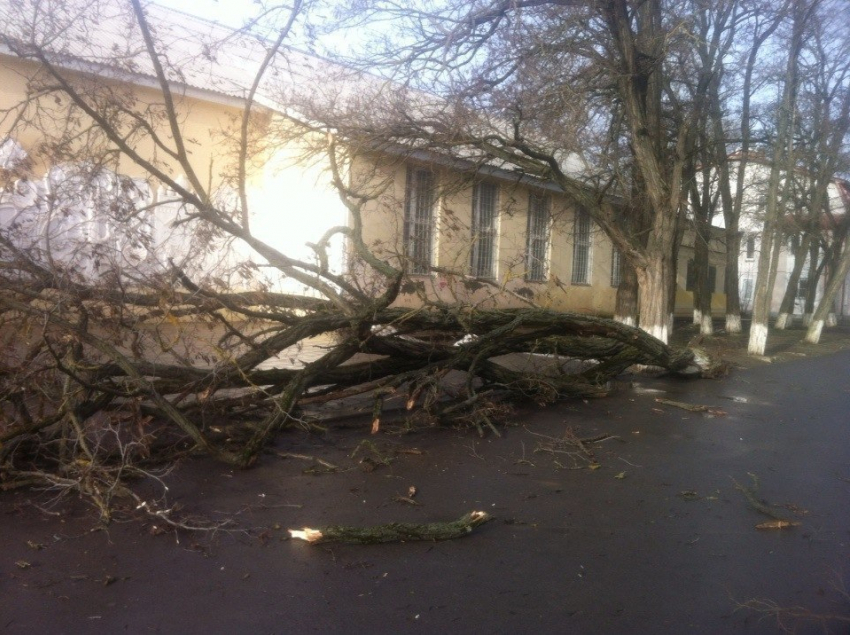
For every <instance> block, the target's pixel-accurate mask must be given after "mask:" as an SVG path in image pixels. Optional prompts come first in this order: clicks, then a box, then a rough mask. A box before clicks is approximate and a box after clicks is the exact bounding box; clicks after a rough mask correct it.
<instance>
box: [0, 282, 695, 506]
mask: <svg viewBox="0 0 850 635" xmlns="http://www.w3.org/2000/svg"><path fill="white" fill-rule="evenodd" d="M400 280H401V276H399V277H398V278H397V279H396V280H395V284H394V285H390V288H389V289H388V290H387V291H386V293H384V294H383V295H382V296H380V297H379V298H378V299H376V300H374V301H372V302H369V303H368V304H365V305H363V306H361V307H360V309H361V310H360V311H358V312H353V313H352V312H349V311H342V310H340V309H339V308H338V307H337V306H336V305H335V304H334V303H333V302H331V301H328V300H323V299H317V298H309V297H303V296H293V295H283V294H274V293H267V292H254V293H244V294H223V293H216V292H213V291H205V290H204V289H201V288H200V287H198V286H197V285H195V284H193V283H192V282H191V281H189V280H188V278H187V277H186V276H185V275H184V274H182V273H181V272H179V271H176V272H174V275H173V277H172V285H171V286H170V287H163V288H160V289H158V290H156V291H150V292H148V293H144V292H134V293H131V292H128V291H120V290H118V291H116V290H109V289H105V288H95V287H90V286H84V285H78V286H72V287H70V288H69V287H68V286H67V284H66V285H65V287H64V288H63V287H60V286H56V285H52V284H50V282H51V279H50V278H48V277H46V276H45V277H42V278H40V279H39V278H38V277H31V279H30V283H29V284H28V285H17V286H15V287H14V288H12V287H11V286H7V287H6V288H5V289H4V292H3V293H2V294H0V308H2V314H0V315H2V324H0V334H1V335H2V338H3V341H4V346H3V350H4V351H5V352H4V355H3V359H2V367H0V391H2V393H1V396H2V408H0V416H2V419H0V478H2V482H0V485H2V487H3V489H9V488H13V487H16V486H20V485H29V484H34V483H41V484H48V485H51V486H57V487H58V486H68V485H69V484H75V486H76V487H78V488H81V489H82V488H84V489H86V490H87V492H88V493H90V494H91V493H98V496H99V497H100V498H101V499H103V498H104V497H105V496H106V494H105V493H104V492H105V491H106V490H108V489H109V487H110V482H111V481H110V480H109V478H105V480H104V482H103V483H102V484H100V485H99V484H98V483H97V479H96V478H93V475H95V474H99V475H103V473H104V470H106V471H107V472H108V473H109V474H111V475H112V476H115V475H116V474H117V473H119V472H122V471H123V474H122V476H131V475H132V470H130V469H129V466H135V467H134V469H135V468H136V467H138V466H145V465H151V464H162V463H163V462H167V461H169V460H171V459H173V458H174V457H175V456H176V455H179V454H180V453H185V452H203V453H206V454H209V455H211V456H213V457H215V458H217V459H220V460H222V461H224V462H226V463H228V464H232V465H235V466H239V467H247V466H250V465H252V464H253V463H254V462H255V461H256V460H257V458H258V456H259V455H260V453H261V452H262V450H263V448H264V447H266V446H267V445H268V444H269V442H270V441H271V440H272V439H273V438H274V436H275V434H276V433H277V432H279V431H280V430H281V429H283V428H286V427H288V426H293V425H306V426H310V425H312V424H311V421H313V422H315V420H316V419H315V417H316V416H317V415H319V416H320V415H321V413H322V412H336V411H338V410H339V409H338V408H337V409H334V405H339V404H349V405H350V404H356V405H357V406H358V407H359V408H361V409H362V408H366V409H367V411H368V412H369V413H371V415H372V418H371V421H369V422H366V423H364V425H365V426H369V425H371V428H372V431H373V432H374V431H377V429H378V428H379V426H380V421H381V417H382V416H383V415H384V411H385V410H386V409H389V408H395V409H398V410H401V411H403V412H408V413H411V414H413V415H416V416H418V417H420V418H422V417H424V418H425V419H426V420H427V421H429V422H430V423H432V424H451V425H464V424H465V425H469V426H474V427H477V428H478V429H479V430H484V429H485V428H490V429H492V430H496V424H497V423H498V420H499V418H500V416H503V415H504V414H505V413H506V412H508V408H507V407H508V406H509V404H511V403H514V402H517V401H518V400H533V401H535V402H539V403H549V402H553V401H555V400H557V399H560V398H563V397H596V396H602V395H604V394H606V393H607V391H608V388H607V387H606V384H607V382H608V381H609V380H610V379H611V378H613V377H615V376H616V375H618V374H620V373H621V372H622V371H623V370H624V369H626V368H627V367H629V366H631V365H633V364H644V365H652V366H659V367H662V368H665V369H668V370H669V371H671V372H674V373H680V374H683V375H693V374H699V373H700V369H699V368H697V367H696V365H695V362H694V355H693V353H692V352H691V351H686V350H676V349H673V348H671V347H669V346H667V345H665V344H663V343H662V342H660V341H659V340H657V339H655V338H653V337H651V336H650V335H648V334H646V333H644V332H643V331H641V330H639V329H636V328H633V327H630V326H626V325H623V324H620V323H617V322H614V321H612V320H607V319H603V318H598V317H593V316H588V315H578V314H570V313H559V312H555V311H551V310H546V309H542V308H534V307H529V308H521V309H472V308H469V307H459V306H445V305H444V306H440V305H428V306H423V307H421V308H417V309H407V308H395V307H391V306H389V305H390V303H391V301H392V300H393V299H394V298H395V297H396V294H397V293H398V286H399V282H400ZM316 338H319V339H318V342H319V344H315V342H316V341H317V339H316ZM310 347H312V354H311V355H308V357H310V358H312V361H309V363H306V364H300V363H298V361H297V359H295V358H296V357H297V356H298V355H299V354H301V353H306V352H307V348H310ZM532 354H536V355H532ZM505 356H508V357H505ZM289 357H292V358H293V361H294V362H295V363H291V362H290V360H289ZM565 359H569V360H572V367H573V368H572V369H571V370H572V372H568V371H567V370H566V369H565V368H564V366H563V364H561V363H560V362H559V360H565ZM518 360H519V362H521V363H518ZM575 360H585V361H584V363H583V364H576V363H575ZM308 414H309V415H311V416H308ZM366 419H368V417H366ZM139 469H141V470H142V472H144V467H142V468H139ZM101 503H102V504H100V505H99V506H100V507H103V508H104V509H105V508H107V507H108V504H107V503H108V501H105V500H101Z"/></svg>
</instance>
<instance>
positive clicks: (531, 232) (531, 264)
mask: <svg viewBox="0 0 850 635" xmlns="http://www.w3.org/2000/svg"><path fill="white" fill-rule="evenodd" d="M548 253H549V197H548V196H546V195H545V194H534V193H532V194H531V195H529V198H528V269H527V273H526V279H527V280H528V281H529V282H544V281H545V280H546V278H547V276H548V273H549V272H548V271H547V264H548V263H547V262H546V260H547V255H548Z"/></svg>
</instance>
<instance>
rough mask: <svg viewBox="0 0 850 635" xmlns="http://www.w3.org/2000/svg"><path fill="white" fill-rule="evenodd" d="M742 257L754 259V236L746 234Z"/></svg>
mask: <svg viewBox="0 0 850 635" xmlns="http://www.w3.org/2000/svg"><path fill="white" fill-rule="evenodd" d="M744 257H745V258H746V259H747V260H755V257H756V237H755V236H753V235H752V234H748V235H747V237H746V240H745V241H744Z"/></svg>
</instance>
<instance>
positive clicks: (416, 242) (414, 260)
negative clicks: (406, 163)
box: [404, 166, 437, 276]
mask: <svg viewBox="0 0 850 635" xmlns="http://www.w3.org/2000/svg"><path fill="white" fill-rule="evenodd" d="M436 181H437V179H436V175H435V174H434V173H433V172H432V171H431V170H428V169H427V168H421V167H412V166H410V167H408V168H407V175H406V181H405V190H404V257H405V259H406V260H407V262H408V263H410V264H409V269H408V274H410V275H414V276H425V275H429V274H430V273H431V267H432V266H433V264H434V234H435V229H436V212H435V210H436V204H437V192H436V190H437V187H436ZM423 190H424V191H423Z"/></svg>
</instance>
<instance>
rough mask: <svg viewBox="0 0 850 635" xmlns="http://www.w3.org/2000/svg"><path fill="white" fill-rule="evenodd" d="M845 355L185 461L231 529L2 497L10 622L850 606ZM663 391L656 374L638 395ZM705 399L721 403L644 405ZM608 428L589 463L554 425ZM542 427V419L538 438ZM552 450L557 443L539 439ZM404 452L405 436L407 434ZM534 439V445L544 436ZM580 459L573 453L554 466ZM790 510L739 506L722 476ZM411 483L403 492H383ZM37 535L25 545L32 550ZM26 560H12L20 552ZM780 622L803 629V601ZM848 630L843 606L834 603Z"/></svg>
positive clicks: (596, 622) (690, 624) (713, 625)
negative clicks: (781, 521)
mask: <svg viewBox="0 0 850 635" xmlns="http://www.w3.org/2000/svg"><path fill="white" fill-rule="evenodd" d="M848 371H850V352H842V353H838V354H835V355H831V356H827V357H822V358H817V359H808V358H805V359H803V358H801V359H800V360H799V361H795V362H793V363H788V364H781V365H779V364H777V365H764V366H762V367H759V368H756V369H752V370H747V371H739V372H735V373H733V374H732V375H731V376H730V377H728V378H726V379H722V380H704V381H694V382H683V381H672V380H664V379H661V380H650V379H645V378H641V377H637V378H634V379H633V381H634V382H636V383H637V384H638V385H636V386H628V387H623V388H622V389H620V390H618V391H617V393H616V394H615V395H613V396H612V397H610V398H608V399H604V400H596V401H591V402H587V403H585V402H581V401H578V402H576V401H571V402H563V403H561V404H558V405H555V406H551V407H549V408H546V409H538V408H527V409H523V410H521V411H519V412H517V413H516V415H515V416H514V417H513V423H514V424H515V426H513V427H510V428H508V429H507V430H505V434H504V437H503V438H501V439H498V438H494V437H491V438H486V439H479V438H478V437H477V436H476V435H472V434H461V433H459V432H456V431H428V432H423V433H416V434H405V435H402V434H382V435H379V436H377V437H372V438H371V439H370V440H371V441H373V442H374V443H375V447H376V448H377V449H378V450H379V452H380V453H381V455H382V456H384V457H390V456H392V457H394V460H393V461H392V462H391V464H390V465H389V466H383V465H379V466H378V467H377V468H376V469H374V470H373V471H370V472H366V471H364V470H363V469H362V468H363V467H364V466H363V465H360V464H359V460H360V459H361V458H363V457H365V456H371V457H372V458H373V459H375V462H378V457H376V456H375V455H373V454H371V450H370V448H368V447H365V446H363V447H361V448H360V450H359V451H358V453H357V455H356V456H355V458H353V459H352V458H350V455H351V453H352V452H353V451H354V449H355V448H356V447H357V445H358V443H359V442H360V441H361V440H362V439H363V438H364V434H363V431H362V430H360V431H351V430H348V431H336V432H333V433H331V434H330V435H328V437H326V438H318V437H315V436H309V435H306V434H301V433H293V434H290V435H286V436H284V437H283V438H282V439H281V440H280V442H279V443H278V446H277V448H276V449H277V450H279V451H281V452H289V453H299V454H304V455H312V456H317V457H320V458H322V459H323V460H325V461H328V462H331V463H334V464H335V465H337V466H339V467H340V468H342V469H344V470H347V471H340V472H337V473H331V474H318V475H317V474H315V473H311V472H312V471H311V470H307V472H308V473H305V472H304V470H305V468H311V467H313V466H312V465H311V463H310V462H309V461H305V460H301V459H292V458H289V459H284V458H281V457H280V456H277V455H269V456H267V457H265V459H264V460H263V462H262V464H261V465H260V466H259V467H257V468H255V469H253V470H250V471H248V472H243V473H234V472H232V471H231V470H229V469H228V468H225V467H222V466H221V465H218V464H215V463H213V462H211V461H207V460H201V461H194V462H190V463H187V464H185V465H182V466H180V468H179V469H178V470H177V472H176V473H175V474H174V475H172V476H171V477H169V483H170V484H171V486H172V488H171V492H170V499H171V500H172V501H173V502H179V503H181V504H182V505H183V513H184V514H199V515H203V516H205V517H207V518H211V519H217V520H231V521H232V523H233V525H232V529H231V530H229V531H224V530H223V531H219V532H216V533H215V534H209V535H201V536H197V535H195V536H193V535H191V534H188V533H186V532H182V531H181V532H178V533H176V534H175V533H172V532H166V533H162V534H158V533H157V532H156V531H155V530H152V525H153V523H152V522H149V521H143V522H139V521H135V522H130V523H118V524H113V525H111V526H110V527H109V528H107V529H106V530H99V529H98V526H97V523H96V522H95V520H94V519H93V515H92V513H91V512H90V511H87V510H85V509H83V508H81V507H80V506H79V505H78V504H76V503H74V502H73V501H63V502H60V503H59V505H58V506H56V507H55V508H52V509H53V510H54V513H56V512H58V513H59V514H60V515H59V516H53V515H47V514H43V513H41V512H40V511H38V510H37V509H36V508H35V507H33V505H32V504H30V503H31V502H34V503H36V504H38V505H39V506H42V507H44V506H45V505H47V504H48V503H49V502H50V499H49V497H41V498H37V499H34V498H33V495H32V494H27V493H15V494H3V495H0V630H2V631H3V632H4V633H5V632H8V633H75V634H76V633H118V632H130V633H467V634H468V633H532V632H534V633H594V634H597V633H598V634H603V633H618V634H619V633H652V634H656V633H671V634H672V633H676V634H680V633H775V632H778V630H779V625H778V623H777V621H776V619H775V617H773V616H770V615H764V614H761V613H758V612H756V611H754V610H752V609H748V608H745V607H744V606H743V605H744V604H746V603H747V602H750V601H753V600H762V601H764V602H767V603H771V604H774V605H776V606H779V607H785V608H791V607H803V608H804V609H805V611H809V612H811V613H814V614H834V615H841V616H844V617H845V619H850V597H847V596H846V595H842V593H840V592H839V590H838V589H837V588H836V587H840V586H841V585H845V588H850V561H848V555H850V435H848V426H850V423H849V422H850V373H848ZM653 391H663V392H653ZM656 398H666V399H670V400H674V401H681V402H688V403H691V404H704V405H708V406H711V407H712V408H713V409H718V410H722V411H724V412H725V415H722V414H710V413H709V414H707V413H693V412H688V411H685V410H681V409H678V408H674V407H670V406H667V405H663V404H660V403H658V402H656V401H655V399H656ZM565 434H566V435H567V436H569V435H570V434H573V435H577V436H579V437H596V436H599V435H613V436H615V437H618V438H612V439H607V440H605V441H602V442H599V443H597V444H591V445H590V447H591V449H592V451H593V452H594V453H595V455H596V458H597V460H598V462H599V464H600V467H599V468H598V469H589V468H587V467H586V464H587V461H586V459H585V457H584V456H583V455H578V454H576V452H577V450H576V448H575V447H574V446H570V445H567V444H563V443H560V442H557V443H556V441H559V440H561V439H563V438H564V435H565ZM538 435H543V436H538ZM547 448H548V449H550V450H557V451H558V452H556V453H554V454H553V453H550V452H547V451H545V450H546V449H547ZM414 450H415V451H416V452H419V453H415V452H414ZM541 450H544V451H541ZM574 467H579V468H582V469H570V468H574ZM751 474H752V475H756V478H757V480H758V487H759V489H758V492H757V494H756V496H757V498H759V499H760V500H762V501H763V502H764V504H766V505H769V506H771V509H772V510H774V511H775V512H776V513H778V514H784V515H786V516H787V517H788V518H789V519H791V520H793V521H795V522H798V523H800V524H799V525H798V526H795V527H792V528H789V529H784V530H758V529H756V525H758V524H760V523H763V522H766V521H770V520H771V519H770V518H769V517H767V516H765V515H763V514H762V513H760V512H759V511H757V510H755V509H752V508H751V507H750V506H748V503H747V500H746V498H745V497H744V495H743V494H742V493H741V492H740V491H739V490H737V489H736V487H735V484H734V482H733V479H734V481H737V482H738V483H739V484H740V485H742V486H745V487H750V488H752V487H754V484H755V481H754V480H753V477H752V476H751ZM411 485H413V486H415V487H416V488H417V490H418V493H417V495H416V498H415V501H416V502H417V503H419V504H418V505H416V506H414V505H410V504H408V503H404V502H399V501H398V500H395V499H396V497H397V496H401V495H406V494H407V492H408V488H409V487H410V486H411ZM473 509H482V510H485V511H487V512H489V513H491V514H493V515H494V516H495V520H493V521H492V522H490V523H488V524H486V525H484V526H482V527H481V528H479V529H478V530H477V531H476V532H475V533H473V534H471V535H469V536H468V537H465V538H463V539H459V540H454V541H449V542H443V543H407V544H388V545H378V546H357V545H322V546H311V545H308V544H306V543H303V542H300V541H293V540H287V539H286V536H287V533H286V531H285V530H286V528H287V527H302V526H305V525H309V526H321V525H325V524H356V525H368V524H377V523H384V522H395V521H405V522H430V521H435V520H450V519H454V518H456V517H459V516H461V515H462V514H464V513H465V512H468V511H471V510H473ZM27 541H29V542H30V543H32V545H36V546H38V545H43V548H40V549H36V548H34V547H33V546H32V545H28V544H27ZM18 562H23V563H28V564H29V565H30V566H28V567H27V568H20V567H19V566H18V565H16V563H18ZM786 617H787V618H788V620H787V622H786V625H787V626H789V627H791V628H794V629H796V630H795V632H798V633H809V632H813V633H814V632H817V633H820V632H823V629H822V625H821V624H820V623H819V622H818V621H817V620H809V619H806V618H800V619H793V618H791V617H790V616H788V615H787V614H786ZM829 626H830V628H831V629H832V630H831V632H835V633H844V632H850V622H841V621H836V620H833V621H831V622H829Z"/></svg>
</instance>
